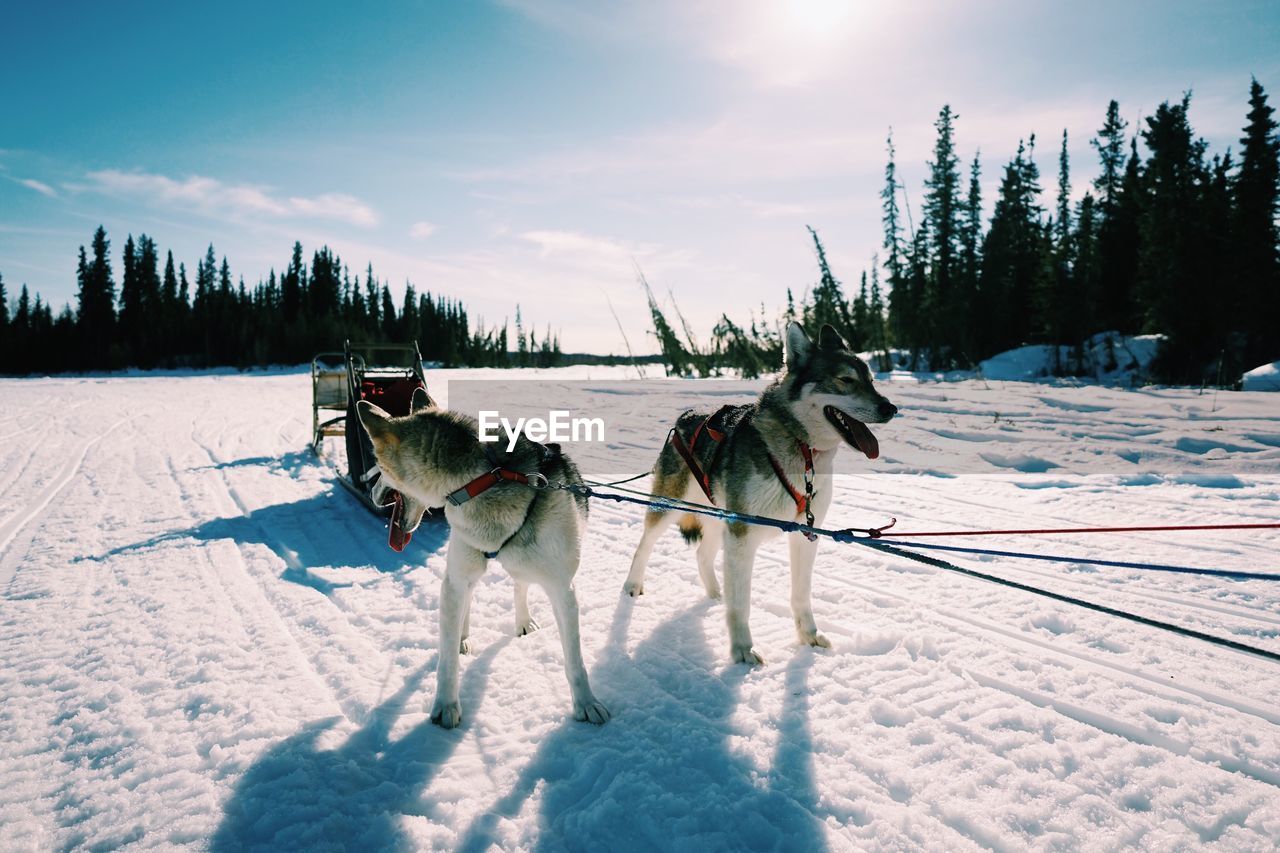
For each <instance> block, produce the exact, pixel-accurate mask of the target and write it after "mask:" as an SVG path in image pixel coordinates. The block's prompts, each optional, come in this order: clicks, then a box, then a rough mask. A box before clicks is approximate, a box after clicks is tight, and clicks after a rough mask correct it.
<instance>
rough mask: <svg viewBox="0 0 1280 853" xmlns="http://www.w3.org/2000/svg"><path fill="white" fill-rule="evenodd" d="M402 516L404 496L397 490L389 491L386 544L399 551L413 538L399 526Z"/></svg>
mask: <svg viewBox="0 0 1280 853" xmlns="http://www.w3.org/2000/svg"><path fill="white" fill-rule="evenodd" d="M403 517H404V496H403V495H401V494H400V493H399V492H392V493H391V525H390V526H389V527H388V528H387V545H389V546H390V547H391V550H392V551H395V552H396V553H399V552H401V551H403V550H404V546H406V545H408V544H409V540H410V539H412V538H413V534H412V533H405V532H404V531H403V530H402V529H401V528H400V519H401V518H403Z"/></svg>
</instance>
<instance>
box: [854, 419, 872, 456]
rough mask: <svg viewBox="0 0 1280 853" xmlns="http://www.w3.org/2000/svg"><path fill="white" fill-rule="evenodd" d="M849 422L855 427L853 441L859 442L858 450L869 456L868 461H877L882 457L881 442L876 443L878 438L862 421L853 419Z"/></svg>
mask: <svg viewBox="0 0 1280 853" xmlns="http://www.w3.org/2000/svg"><path fill="white" fill-rule="evenodd" d="M849 420H850V421H851V423H852V426H853V440H854V441H855V442H857V444H858V449H859V450H861V451H862V452H863V453H865V454H867V458H868V459H875V458H876V457H877V456H879V455H880V442H878V441H876V437H875V436H874V435H872V434H871V430H869V429H867V425H866V424H864V423H863V422H862V421H855V420H853V419H852V418H850V419H849Z"/></svg>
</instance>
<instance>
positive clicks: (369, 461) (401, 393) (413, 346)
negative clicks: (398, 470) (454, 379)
mask: <svg viewBox="0 0 1280 853" xmlns="http://www.w3.org/2000/svg"><path fill="white" fill-rule="evenodd" d="M418 388H421V389H423V390H424V391H425V390H426V388H427V378H426V374H425V372H424V371H423V367H422V354H421V353H420V352H419V351H418V344H417V342H416V341H415V342H413V343H409V344H357V345H354V346H353V345H352V344H351V342H350V341H345V342H344V343H343V348H342V352H323V353H320V354H319V355H317V356H316V357H315V358H313V359H312V360H311V450H312V451H313V452H314V453H315V454H316V455H317V456H324V455H325V449H326V441H325V440H326V439H328V438H341V439H343V443H344V444H345V446H346V463H345V470H344V467H343V464H342V462H341V460H337V459H335V460H334V461H335V468H336V472H337V476H338V482H340V483H342V485H343V486H345V487H346V488H347V489H348V490H349V491H350V492H351V493H352V494H353V495H355V496H356V497H357V498H359V499H360V501H361V503H363V504H364V505H365V506H367V507H368V508H369V509H370V510H372V511H373V512H375V513H378V514H379V515H382V514H385V512H386V508H385V507H380V506H378V505H377V504H375V503H374V501H373V497H372V490H373V485H374V481H375V480H376V479H377V474H378V469H377V460H376V459H375V458H374V455H373V444H372V443H371V442H370V441H369V436H368V435H367V434H366V433H365V431H364V429H363V428H362V427H361V426H360V418H359V417H358V416H357V414H356V403H357V402H359V401H360V400H368V401H369V402H371V403H373V404H375V405H377V406H379V407H380V408H382V409H383V410H385V411H387V412H389V413H390V414H392V415H397V416H400V415H407V414H409V403H410V401H411V400H412V399H413V392H414V391H415V390H417V389H418ZM335 412H340V413H341V414H334V413H335Z"/></svg>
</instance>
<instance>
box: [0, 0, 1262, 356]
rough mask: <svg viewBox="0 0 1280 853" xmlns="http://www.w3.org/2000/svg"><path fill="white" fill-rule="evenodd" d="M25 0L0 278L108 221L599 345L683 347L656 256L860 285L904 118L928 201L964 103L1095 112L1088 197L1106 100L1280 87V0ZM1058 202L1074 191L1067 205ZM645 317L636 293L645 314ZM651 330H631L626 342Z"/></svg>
mask: <svg viewBox="0 0 1280 853" xmlns="http://www.w3.org/2000/svg"><path fill="white" fill-rule="evenodd" d="M355 8H356V7H354V6H352V5H351V4H346V3H337V2H327V0H315V2H310V3H306V4H301V3H298V4H285V3H279V4H277V3H241V2H223V3H219V4H216V5H209V4H190V3H163V4H162V3H137V2H127V0H126V2H119V3H113V4H102V3H82V2H68V3H27V4H10V5H8V6H7V9H6V12H5V25H4V27H3V28H0V274H3V276H4V281H5V283H6V286H7V287H8V292H9V295H10V297H11V298H13V297H14V296H15V295H16V292H17V290H18V288H19V287H20V286H21V284H23V283H26V284H28V285H29V286H30V287H31V289H32V290H33V291H39V292H40V293H42V294H43V295H44V296H45V298H46V299H47V300H48V301H50V302H51V303H52V304H53V305H54V306H55V310H56V308H57V307H60V306H61V305H62V304H63V303H64V302H71V303H72V304H74V299H75V263H76V251H77V248H78V247H79V246H80V245H81V244H85V245H87V244H88V243H89V241H90V238H91V236H92V233H93V230H94V229H95V228H96V227H97V226H98V224H100V223H101V224H102V225H104V226H105V227H106V229H107V231H108V235H109V237H110V238H111V240H112V244H113V252H114V253H115V254H114V258H113V261H114V265H115V269H116V274H117V279H118V276H119V270H120V261H119V250H120V248H121V247H122V246H123V245H124V241H125V237H126V236H127V235H128V234H133V235H135V236H136V235H138V234H140V233H146V234H148V235H150V236H151V237H152V238H153V239H154V240H155V241H156V242H157V244H158V245H159V246H160V248H161V250H162V251H163V250H166V249H171V250H172V251H173V253H174V257H175V260H176V261H181V262H185V263H186V264H187V266H188V268H189V269H192V270H193V269H194V267H195V264H196V261H197V259H198V258H200V257H202V256H203V252H204V249H205V247H206V246H208V245H209V244H210V243H212V244H213V245H214V247H215V250H216V252H217V253H218V255H219V256H222V255H225V256H227V258H228V259H229V261H230V264H231V267H232V270H233V272H234V273H235V274H237V275H242V276H243V277H244V278H245V280H246V281H247V282H248V283H249V285H251V286H252V285H253V284H254V283H256V282H257V281H258V280H259V279H262V278H265V277H266V276H267V274H268V272H269V271H270V270H271V269H272V268H274V269H276V270H279V269H281V268H282V267H283V266H285V265H286V264H287V263H288V259H289V255H290V249H291V246H292V244H293V242H294V241H295V240H300V241H301V242H302V243H303V246H304V248H305V250H306V253H307V256H308V257H309V256H310V253H311V252H312V251H314V250H315V249H316V248H319V247H320V246H322V245H326V244H327V245H328V246H330V247H332V248H333V249H334V250H335V251H337V252H338V254H339V255H340V256H341V257H342V260H343V261H344V262H345V263H346V264H347V265H349V266H350V267H351V269H352V272H353V273H355V272H360V273H361V274H363V270H364V268H365V266H366V265H367V264H368V263H372V264H373V267H374V271H375V274H376V275H377V276H378V277H379V278H381V279H383V280H386V281H388V282H389V283H390V285H391V287H392V290H393V292H395V293H397V295H398V294H399V293H401V292H403V287H404V283H405V282H406V281H411V282H413V284H414V286H415V287H416V288H417V289H418V291H419V292H422V291H423V290H429V291H432V292H433V293H440V294H445V295H448V296H452V297H457V298H460V299H462V300H463V301H464V302H465V303H466V304H467V305H468V307H469V309H470V311H471V314H472V316H473V318H474V317H477V316H479V317H483V319H484V320H485V321H486V323H489V324H492V323H495V322H496V323H501V322H503V321H504V320H514V315H515V309H516V306H517V304H518V305H519V306H520V307H521V311H522V314H523V315H524V317H525V320H526V323H528V324H531V325H534V326H536V327H537V328H538V329H539V337H541V330H543V329H544V328H546V327H547V326H548V325H550V326H551V327H552V328H554V329H555V330H557V331H558V332H559V334H560V337H561V343H562V347H563V348H564V349H565V350H567V351H592V352H616V353H621V352H625V350H626V346H627V345H628V344H629V346H630V347H631V349H632V350H634V351H636V352H650V351H654V350H655V349H656V346H655V343H654V340H653V337H652V335H651V333H650V331H649V328H650V327H649V323H648V313H647V308H646V303H645V300H644V294H643V292H642V290H641V289H640V287H639V285H638V283H637V270H642V271H643V273H644V275H645V277H646V278H647V279H648V281H649V282H650V284H651V285H652V286H653V288H654V290H655V292H656V293H657V294H658V295H659V296H660V298H661V299H662V300H663V301H664V303H666V304H668V305H669V304H670V300H671V299H672V298H674V300H675V302H676V304H678V306H679V308H680V310H681V312H682V313H683V314H684V316H685V317H686V319H687V320H688V321H689V323H690V325H691V326H692V327H693V329H694V330H695V332H696V333H697V334H699V335H702V336H703V338H704V339H705V337H707V336H709V333H710V329H711V327H712V325H713V324H714V323H715V321H716V320H717V319H718V318H719V317H720V315H721V314H722V313H727V314H728V315H729V316H730V317H731V318H733V319H735V320H737V321H739V322H741V321H744V320H747V319H749V317H750V315H751V313H752V312H755V314H756V315H757V316H759V314H760V312H761V311H762V310H763V311H764V313H765V315H767V316H768V317H769V318H770V319H772V318H773V317H774V316H775V315H776V314H777V313H778V311H779V310H780V308H781V306H782V305H783V304H784V303H785V299H786V290H787V288H791V289H792V291H793V292H794V293H795V294H796V296H797V297H799V296H800V294H802V293H803V292H804V291H805V290H806V289H807V288H809V287H811V286H812V284H813V283H814V281H816V279H817V265H816V259H815V256H814V253H813V247H812V244H811V242H810V241H809V237H808V234H807V232H806V230H805V226H806V225H809V226H812V227H814V228H815V229H816V230H817V231H818V233H819V234H820V236H821V237H822V239H823V242H824V243H825V245H826V248H827V252H828V257H829V260H830V262H831V265H832V268H833V270H834V272H835V273H836V275H837V277H839V278H840V279H841V280H842V281H844V282H845V285H846V287H848V288H854V287H856V286H857V281H858V278H859V276H860V275H861V273H862V271H863V270H865V269H868V268H869V267H870V265H871V259H872V256H873V254H874V253H875V252H876V251H877V250H879V248H880V244H881V241H882V233H881V228H880V199H879V192H880V189H881V187H882V184H883V171H884V165H885V156H886V155H885V139H886V136H887V134H888V133H889V131H890V128H892V130H893V134H894V140H895V145H896V148H897V159H898V165H899V171H900V176H901V178H902V180H903V181H904V183H905V185H906V193H907V198H908V204H909V205H910V206H911V208H912V210H913V211H915V212H916V213H918V211H919V207H920V200H921V195H922V186H921V183H922V180H923V177H924V173H925V163H926V161H927V160H928V159H929V156H930V152H931V148H932V143H933V137H934V128H933V122H934V120H935V119H936V117H937V113H938V110H939V109H940V108H941V107H942V105H943V104H950V105H951V107H952V108H953V110H954V111H955V112H956V113H958V115H959V118H958V119H957V121H956V139H957V145H958V150H959V154H960V156H961V160H962V162H965V163H967V162H968V161H969V160H971V159H972V158H973V157H974V155H975V153H977V154H979V156H980V159H981V163H982V166H983V183H984V198H985V200H986V215H987V216H989V215H990V210H991V200H992V199H993V198H994V194H995V190H996V186H997V181H998V178H999V173H1000V169H1001V167H1002V166H1003V164H1004V163H1005V162H1007V160H1008V159H1009V158H1010V157H1011V156H1012V155H1013V153H1014V151H1015V150H1016V148H1017V145H1018V141H1019V139H1023V138H1028V137H1029V136H1030V134H1032V133H1035V134H1037V138H1038V146H1037V149H1036V159H1037V162H1038V163H1039V164H1040V168H1041V171H1042V173H1043V175H1044V178H1045V179H1044V181H1043V183H1044V185H1045V186H1046V187H1047V188H1048V187H1053V186H1054V185H1055V183H1056V169H1057V151H1058V146H1059V145H1060V143H1061V134H1062V131H1063V130H1064V129H1066V130H1067V131H1068V133H1069V152H1070V155H1071V158H1072V159H1071V162H1072V179H1073V193H1074V194H1075V195H1076V196H1077V197H1078V196H1080V195H1082V194H1083V192H1084V191H1085V189H1086V188H1087V184H1088V181H1090V180H1091V179H1092V178H1093V177H1094V176H1095V174H1096V156H1095V153H1094V152H1093V150H1092V149H1091V148H1090V147H1089V139H1090V137H1092V135H1093V134H1094V132H1095V131H1096V130H1097V128H1098V127H1100V126H1101V123H1102V117H1103V114H1104V112H1105V109H1106V105H1107V102H1108V101H1109V100H1110V99H1112V98H1115V99H1116V100H1118V101H1119V103H1120V106H1121V110H1122V113H1123V115H1124V116H1125V118H1126V119H1127V120H1128V121H1129V122H1130V130H1131V131H1132V130H1135V129H1136V128H1137V127H1138V124H1139V122H1140V121H1141V118H1142V116H1144V115H1150V114H1151V112H1152V111H1153V110H1154V109H1155V107H1156V106H1158V105H1159V104H1160V103H1161V102H1162V101H1166V100H1177V99H1179V98H1181V97H1182V95H1183V93H1184V92H1186V91H1188V90H1189V91H1191V92H1192V93H1193V97H1192V106H1191V119H1192V123H1193V125H1194V127H1195V129H1196V131H1197V132H1198V133H1199V134H1200V135H1202V136H1203V137H1204V138H1205V139H1206V140H1207V141H1208V142H1209V144H1210V150H1211V152H1216V153H1221V152H1223V151H1225V150H1226V149H1227V148H1228V147H1231V148H1233V149H1238V148H1239V143H1238V139H1239V137H1240V135H1241V133H1240V129H1241V128H1242V127H1243V125H1244V123H1245V113H1246V112H1247V98H1248V89H1249V81H1250V76H1251V75H1252V76H1255V77H1257V79H1258V81H1259V82H1260V83H1262V85H1263V86H1264V87H1265V88H1266V89H1267V91H1268V92H1269V93H1271V94H1272V99H1271V100H1272V103H1273V104H1275V103H1277V97H1276V93H1277V92H1278V91H1280V50H1277V49H1276V45H1277V44H1280V4H1277V3H1275V2H1274V0H1273V1H1272V2H1220V3H1201V2H1191V0H1169V1H1168V2H1114V0H1113V1H1112V2H1093V0H1083V2H1074V3H1032V2H974V3H965V4H957V3H943V2H914V0H903V2H896V3H892V4H890V3H872V2H844V1H843V0H774V2H764V0H736V2H729V0H722V2H707V1H706V0H648V2H644V3H592V2H569V0H546V2H539V0H496V2H487V0H473V2H443V0H442V2H397V3H391V2H389V3H376V4H362V6H361V7H360V8H359V10H358V11H355ZM1046 201H1049V199H1046ZM615 315H616V319H615ZM624 333H625V337H626V343H624V341H623V336H624Z"/></svg>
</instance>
